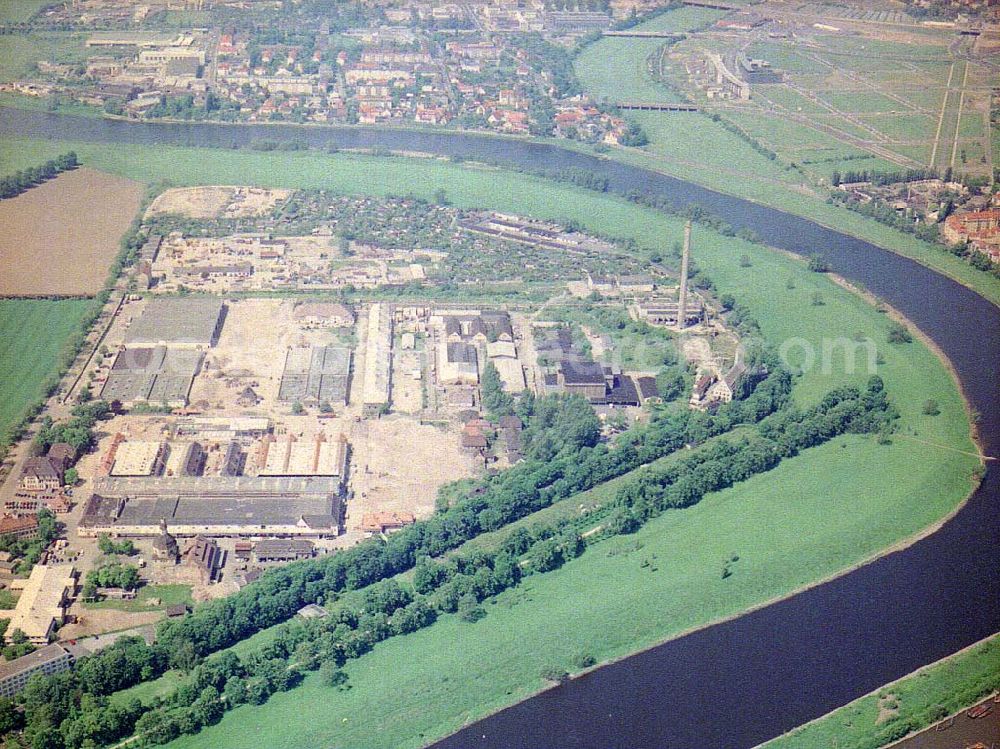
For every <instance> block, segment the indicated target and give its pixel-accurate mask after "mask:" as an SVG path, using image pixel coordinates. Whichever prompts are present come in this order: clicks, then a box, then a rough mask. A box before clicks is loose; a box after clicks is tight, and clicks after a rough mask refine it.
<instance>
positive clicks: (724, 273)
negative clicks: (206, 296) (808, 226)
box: [81, 147, 976, 747]
mask: <svg viewBox="0 0 1000 749" xmlns="http://www.w3.org/2000/svg"><path fill="white" fill-rule="evenodd" d="M81 152H82V153H84V154H87V151H86V150H85V149H81ZM101 153H102V154H103V155H102V156H100V157H98V156H97V152H93V153H91V154H87V156H88V158H91V157H93V158H91V161H90V163H99V164H100V165H101V166H102V168H108V169H112V170H114V171H118V172H120V173H126V174H136V172H137V170H138V169H139V168H140V167H141V168H142V169H145V170H146V173H147V174H153V175H156V176H157V177H169V178H170V179H171V180H172V181H174V182H175V183H177V184H186V183H193V184H197V183H202V184H218V183H234V182H243V183H247V182H250V183H256V184H261V185H262V186H299V185H301V186H325V187H328V188H330V189H335V190H340V191H347V192H356V191H359V190H362V189H363V191H364V192H368V193H374V194H384V193H387V192H391V191H395V192H397V193H398V192H399V191H413V192H414V193H416V194H420V195H425V196H427V197H431V196H432V194H433V191H434V190H435V189H437V188H438V187H441V188H443V189H445V191H446V193H447V195H448V198H449V200H451V201H452V202H453V203H454V204H455V205H458V206H480V207H490V208H495V209H498V210H504V211H510V212H516V213H523V214H531V215H536V216H539V217H543V218H546V217H551V218H562V219H576V220H578V221H580V222H581V224H582V225H583V226H585V227H587V228H590V229H593V230H596V231H601V232H608V233H612V234H616V235H623V234H626V233H627V236H631V237H633V238H634V239H635V240H636V241H637V243H638V245H639V246H640V247H641V248H648V249H653V248H657V247H662V245H663V241H664V240H663V238H664V237H679V236H680V231H681V222H680V221H679V220H676V219H672V218H670V217H666V216H663V215H661V214H658V213H655V212H653V211H649V210H645V209H641V208H638V207H636V206H634V205H632V204H629V203H627V202H625V201H623V200H620V199H617V198H614V197H611V196H607V195H601V194H598V193H592V192H585V191H582V190H579V189H576V188H572V187H568V186H565V185H558V184H551V183H546V182H544V181H541V180H537V179H534V178H531V177H526V176H524V175H515V174H511V173H508V172H504V171H498V170H493V169H476V168H473V167H470V166H456V165H452V164H448V163H444V162H440V161H427V160H420V161H417V160H408V159H400V158H368V157H359V156H349V155H335V156H318V155H316V154H299V155H287V154H257V153H253V154H248V153H245V152H242V153H241V152H221V151H219V152H215V151H211V152H208V151H195V150H190V149H156V150H155V151H150V152H149V153H148V156H149V159H148V160H140V159H138V158H137V154H140V153H143V151H142V150H141V149H135V148H130V147H125V148H116V149H115V150H114V151H110V150H107V151H101ZM95 159H96V160H95ZM361 174H363V175H364V181H363V182H362V181H361V180H360V179H359V176H360V175H361ZM284 175H294V177H290V176H287V177H286V176H284ZM360 185H364V187H363V188H361V187H360ZM530 188H534V189H530ZM695 253H696V258H697V261H698V263H699V265H701V266H702V267H704V268H705V269H706V271H707V272H708V273H709V274H710V275H711V276H712V278H713V280H714V281H715V283H716V285H717V286H718V288H719V290H720V292H725V291H732V292H733V293H735V294H736V296H737V298H738V299H740V301H741V302H742V303H744V304H746V305H747V307H748V308H749V309H750V311H751V312H752V313H753V314H754V315H755V316H756V317H757V319H758V320H759V321H760V323H761V326H762V329H763V331H764V333H765V335H766V336H767V337H768V338H769V339H770V340H773V341H782V340H787V339H789V338H791V337H801V338H803V339H805V340H808V341H815V342H816V345H817V346H818V345H819V340H820V338H821V337H823V336H836V337H839V336H846V337H848V338H850V337H851V336H853V335H854V334H855V333H864V334H867V335H868V336H870V337H871V338H872V339H873V340H874V341H875V342H876V344H877V346H878V348H879V350H880V352H881V353H882V355H883V357H884V364H882V365H880V366H879V373H880V375H881V376H883V378H884V379H885V381H886V383H887V385H888V388H889V390H890V392H892V393H905V394H906V397H905V398H902V397H900V398H897V399H896V404H897V406H898V407H899V409H900V411H901V414H902V428H901V434H900V435H899V436H898V437H897V438H895V439H894V440H893V443H892V444H891V445H888V446H876V445H875V443H874V440H872V439H864V438H858V437H848V438H844V439H838V440H835V441H834V442H833V443H831V444H828V445H825V446H823V447H821V448H816V449H814V450H810V451H807V452H806V453H804V454H803V455H801V456H799V457H797V458H795V459H794V460H791V461H788V462H787V463H784V464H782V466H780V467H779V468H778V469H777V470H775V471H773V472H771V473H769V474H764V475H761V476H758V477H756V478H755V479H754V480H752V481H749V482H746V483H745V484H742V485H740V486H737V487H735V488H733V489H731V490H727V491H726V492H721V493H719V494H717V495H715V496H713V497H711V498H709V499H706V501H704V502H702V503H701V504H700V505H698V506H697V507H695V508H693V509H692V510H686V511H681V512H677V513H673V514H668V515H665V516H663V517H661V518H660V519H658V520H657V521H654V522H653V523H650V524H649V525H648V526H647V527H646V528H645V529H644V530H643V531H642V532H640V533H639V534H637V535H636V536H635V537H633V538H630V539H623V540H621V541H609V542H607V543H606V544H600V545H597V546H595V547H594V548H593V549H591V550H590V551H588V552H587V554H585V555H584V556H583V557H581V558H580V559H579V560H576V561H575V562H573V563H572V564H570V565H567V566H566V567H565V568H563V569H562V570H560V571H559V572H557V573H554V574H553V575H551V576H543V577H539V578H536V579H532V580H531V581H530V583H529V585H528V586H526V588H525V589H523V590H519V591H515V592H514V593H513V594H511V595H510V596H508V598H506V599H502V600H506V602H507V603H506V605H505V604H504V603H503V602H501V603H498V604H496V605H494V606H490V607H489V610H490V614H489V616H487V617H486V619H485V620H483V621H482V622H480V623H478V624H476V625H474V626H469V625H464V624H462V623H461V622H459V621H457V619H454V618H451V617H445V618H443V619H442V620H441V622H440V623H439V624H437V625H435V626H434V627H432V628H430V629H429V630H426V631H422V632H420V633H417V634H414V635H410V636H408V637H409V638H410V639H399V640H393V641H390V642H388V643H385V644H383V645H380V646H379V647H378V648H377V649H376V650H375V652H374V653H372V654H370V655H368V656H365V658H362V659H361V660H359V661H356V662H353V663H351V664H349V666H348V669H347V670H348V673H349V675H350V677H351V683H352V685H353V688H352V689H351V690H349V691H348V692H338V693H329V692H325V691H323V690H322V689H320V688H319V686H318V684H317V683H316V680H315V679H312V678H311V679H309V680H307V682H306V685H305V686H304V687H302V688H300V689H298V690H295V691H294V692H292V693H290V694H287V695H279V696H276V697H274V698H273V699H272V700H271V701H270V702H269V703H268V704H267V705H266V706H264V707H262V708H257V709H256V710H255V712H253V713H252V714H251V713H250V711H247V710H239V711H236V712H234V713H232V714H231V715H229V716H227V717H226V718H225V719H224V720H223V722H222V723H221V724H220V725H219V726H216V727H214V728H212V729H210V730H208V731H206V732H204V733H202V734H200V735H199V736H197V737H193V738H187V739H184V740H182V741H180V742H178V743H177V744H176V746H178V747H185V746H191V747H193V746H212V747H226V746H235V744H233V743H232V742H234V741H239V740H242V741H243V743H244V745H245V743H246V741H247V737H248V736H253V737H254V741H258V742H260V743H262V744H266V745H273V746H276V747H278V746H303V745H314V744H324V743H332V742H337V743H343V744H346V745H357V744H359V743H363V744H364V745H366V746H368V745H374V746H406V745H415V744H419V743H423V740H424V739H425V738H430V737H431V736H436V735H440V734H441V733H444V732H447V731H449V730H452V729H453V728H455V727H457V726H458V725H459V724H460V723H461V722H462V721H464V720H465V719H467V718H470V717H473V716H475V715H481V714H482V713H483V712H485V711H487V710H489V709H491V708H494V707H497V706H499V705H502V704H508V703H509V702H511V701H513V700H515V699H517V698H518V697H522V696H524V695H526V694H528V693H530V692H531V691H534V690H535V689H537V688H538V687H540V686H541V684H542V680H541V677H540V675H539V666H538V663H539V661H538V657H539V655H538V654H539V653H542V652H547V653H550V656H548V660H549V661H553V663H552V665H556V666H559V665H562V667H564V668H567V667H569V665H570V661H571V659H572V657H573V655H574V654H575V653H577V652H579V651H581V650H592V651H593V653H592V654H593V655H594V656H595V657H596V658H598V659H599V660H601V659H607V658H611V657H614V656H616V655H621V654H623V653H626V652H630V651H632V650H634V649H636V648H637V647H642V646H643V645H644V644H645V645H648V644H651V643H653V642H657V641H659V640H662V639H664V638H666V637H669V636H671V635H675V634H677V633H678V632H680V631H682V630H683V629H686V628H688V627H691V626H696V625H698V624H704V623H706V622H708V621H711V620H714V619H717V618H719V617H723V616H727V615H732V614H735V613H737V612H739V611H740V610H742V609H745V608H746V607H748V606H751V605H754V604H755V603H760V602H761V601H764V600H767V599H769V598H773V597H774V596H777V595H782V594H787V593H788V592H789V591H791V590H794V589H795V588H797V587H799V586H801V585H803V584H805V583H808V582H809V581H815V580H816V579H819V578H822V577H824V576H826V575H829V574H832V573H834V572H835V571H837V570H839V569H843V568H844V567H845V566H848V565H850V564H852V563H856V562H858V561H861V560H862V559H864V558H866V557H868V556H870V555H872V554H874V553H877V551H878V550H879V549H882V548H884V547H885V546H887V545H889V544H890V543H892V542H894V541H897V540H899V539H900V538H903V537H906V536H908V535H910V534H912V533H914V532H916V531H918V530H919V529H921V528H924V527H926V526H927V525H929V524H931V523H933V522H934V521H935V520H936V519H938V518H940V517H941V516H943V515H944V514H946V513H947V512H948V511H949V510H950V509H952V508H954V507H955V505H956V504H957V503H958V502H959V501H960V500H961V498H962V497H963V496H964V495H965V494H966V492H967V491H968V489H969V487H970V480H969V477H970V474H971V471H972V469H973V467H974V466H975V464H976V460H975V459H974V458H973V457H971V456H967V455H962V454H960V453H955V452H951V451H947V450H941V449H938V448H937V447H934V446H932V445H945V446H952V447H959V448H960V449H970V448H971V442H970V440H969V438H968V433H967V432H968V425H967V421H966V417H965V414H964V410H963V407H962V404H961V401H960V399H959V396H958V393H957V391H956V389H955V387H954V385H953V384H952V383H951V381H950V377H949V375H948V374H947V372H946V370H945V369H944V367H943V366H942V365H941V364H940V362H938V360H937V359H936V358H935V357H934V356H933V355H932V354H931V353H930V352H929V351H928V350H927V349H926V348H924V347H923V346H922V345H921V344H919V343H912V344H908V345H904V346H889V345H888V344H886V343H885V340H886V338H885V335H886V331H887V327H888V323H887V321H886V319H885V317H884V316H883V315H881V314H879V313H878V312H877V311H875V310H874V309H873V308H872V307H870V306H869V305H867V304H866V303H864V302H863V301H862V300H860V299H859V298H857V297H855V296H853V295H851V294H849V293H847V292H846V291H843V290H842V289H840V288H838V287H837V286H835V285H834V284H833V283H832V282H831V281H830V280H829V279H828V278H826V277H825V276H823V275H820V274H814V273H810V272H808V271H807V270H806V269H805V267H804V264H802V263H801V262H799V261H795V260H792V259H789V258H787V257H785V256H784V255H780V254H777V253H773V252H771V251H769V250H766V249H764V248H762V247H759V246H754V245H748V244H745V243H742V242H740V241H739V240H736V239H732V238H728V239H727V238H723V237H721V236H719V235H717V234H714V233H710V232H708V231H705V230H701V229H696V232H695ZM744 253H746V254H749V255H750V256H751V260H752V262H751V266H750V267H749V268H747V267H742V266H741V265H740V263H739V262H738V258H739V257H740V255H742V254H744ZM789 281H791V286H793V287H794V288H789V285H790V284H789ZM751 287H752V288H751ZM815 293H819V294H820V295H821V296H822V297H823V299H824V304H823V306H815V305H814V304H813V302H812V299H813V296H814V294H815ZM845 365H846V361H845V360H842V359H838V358H836V357H835V358H834V360H833V361H832V362H831V366H830V367H829V368H828V369H827V371H826V372H825V373H824V372H823V371H821V368H819V367H817V368H813V369H810V370H809V371H808V372H806V373H804V374H803V375H802V376H801V377H800V378H798V380H797V383H796V397H797V399H799V400H800V401H801V402H803V403H808V402H812V401H814V400H815V399H816V398H818V397H820V396H821V395H822V394H823V393H825V392H826V391H827V390H829V389H830V388H831V387H834V386H836V385H838V384H841V383H844V382H863V381H864V380H865V379H866V378H867V372H864V371H860V372H855V373H853V374H850V373H848V372H847V371H846V370H847V367H846V366H845ZM931 397H933V398H935V399H936V400H938V402H939V405H940V408H941V411H942V413H941V414H940V415H939V416H936V417H928V416H924V415H923V414H922V413H921V405H922V403H923V402H924V400H926V399H928V398H931ZM911 437H917V438H918V439H920V440H926V442H929V443H932V445H927V444H923V443H921V442H917V441H916V440H914V439H911ZM859 466H860V467H861V468H860V469H859ZM915 467H917V468H916V469H915ZM817 476H823V480H822V481H819V480H817ZM873 498H874V499H873ZM833 510H836V511H833ZM709 528H711V532H709V531H708V530H707V529H709ZM699 529H700V531H699ZM622 542H624V543H625V544H630V543H633V542H638V543H641V544H643V546H642V547H641V549H636V550H635V551H634V552H632V553H629V552H628V551H627V549H625V550H623V549H619V552H620V553H614V554H611V555H609V554H608V552H609V551H611V550H612V549H616V548H618V547H617V546H616V544H621V543H622ZM732 553H738V554H739V555H740V556H741V559H742V560H744V561H741V563H740V564H741V566H738V567H737V570H736V574H734V575H733V577H732V578H730V579H729V580H727V581H723V580H721V579H719V574H718V570H719V567H720V564H721V561H722V559H723V558H726V555H728V554H732ZM651 554H656V555H657V559H658V560H664V561H662V563H661V564H660V567H659V569H661V570H663V572H662V573H657V574H656V575H654V574H653V573H651V572H650V571H649V570H648V569H647V568H644V567H640V564H641V561H642V559H643V558H644V557H647V556H648V555H651ZM744 562H745V563H744ZM609 579H611V580H615V581H616V583H617V584H615V585H610V586H609V585H608V584H607V580H609ZM598 581H600V582H598ZM595 585H599V588H600V589H599V590H598V589H595V587H594V586H595ZM610 589H613V590H611V593H609V590H610ZM595 601H599V603H596V604H595V603H594V602H595ZM584 602H586V604H587V605H584ZM665 602H670V603H665ZM623 607H624V608H628V609H629V610H633V611H635V612H636V614H635V617H634V622H633V621H631V620H630V623H629V626H628V627H622V626H621V618H620V616H619V615H618V614H617V613H616V612H620V611H621V610H623ZM581 610H582V611H583V612H584V613H582V614H581V613H580V612H581ZM611 630H613V631H611ZM456 636H460V637H461V638H462V639H461V641H462V642H463V648H461V649H456V648H454V647H451V644H452V643H453V642H454V638H455V637H456ZM512 637H516V640H517V642H518V643H519V647H518V650H520V651H521V652H523V653H524V657H523V658H522V657H520V656H518V657H516V658H512V657H511V647H512V645H511V638H512ZM471 653H475V656H474V657H473V656H471V655H470V654H471ZM542 662H548V661H545V659H543V661H542ZM389 664H393V665H392V668H391V669H390V668H389ZM387 673H392V675H393V676H392V679H393V689H392V690H389V691H388V693H387V692H386V690H385V685H386V682H385V679H386V678H387V676H386V674H387ZM484 684H487V685H488V686H487V687H485V688H484V687H483V685H484ZM331 697H332V699H331ZM428 705H430V706H431V707H428ZM289 711H295V714H296V716H297V717H298V719H297V720H295V721H294V722H293V721H291V720H290V718H289V715H290V713H289ZM334 711H336V712H334ZM302 716H307V717H308V718H309V719H308V720H302V719H301V718H302ZM342 718H346V719H347V722H346V723H344V722H343V720H342ZM293 723H294V725H297V726H301V729H300V730H297V731H296V732H294V733H292V734H290V733H289V731H288V726H289V725H292V724H293ZM236 726H241V730H240V731H238V732H237V731H236V730H235V728H236ZM421 733H423V734H424V737H423V738H417V737H419V734H421ZM234 734H235V735H234Z"/></svg>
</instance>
